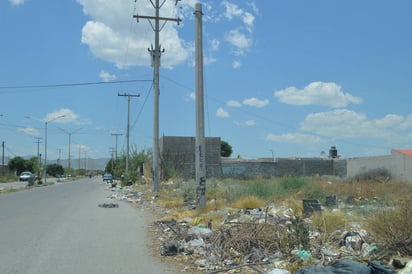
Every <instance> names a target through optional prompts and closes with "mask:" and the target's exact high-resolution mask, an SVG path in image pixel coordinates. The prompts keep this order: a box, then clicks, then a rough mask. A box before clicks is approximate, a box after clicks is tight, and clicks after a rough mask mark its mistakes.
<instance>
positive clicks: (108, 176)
mask: <svg viewBox="0 0 412 274" xmlns="http://www.w3.org/2000/svg"><path fill="white" fill-rule="evenodd" d="M106 181H107V182H111V181H113V175H112V174H111V173H105V174H103V182H106Z"/></svg>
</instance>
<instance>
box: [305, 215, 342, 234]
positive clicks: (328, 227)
mask: <svg viewBox="0 0 412 274" xmlns="http://www.w3.org/2000/svg"><path fill="white" fill-rule="evenodd" d="M312 224H313V226H315V227H316V228H317V229H319V230H320V231H323V232H326V233H332V232H334V231H335V230H337V229H340V228H345V225H346V217H345V214H344V213H343V212H330V211H324V212H322V213H317V214H314V215H313V216H312Z"/></svg>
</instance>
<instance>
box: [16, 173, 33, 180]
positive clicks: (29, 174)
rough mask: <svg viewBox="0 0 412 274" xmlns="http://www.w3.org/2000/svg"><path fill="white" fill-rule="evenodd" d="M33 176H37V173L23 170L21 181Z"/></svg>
mask: <svg viewBox="0 0 412 274" xmlns="http://www.w3.org/2000/svg"><path fill="white" fill-rule="evenodd" d="M31 178H33V179H34V178H35V175H34V174H33V173H31V172H30V171H23V172H22V173H20V176H19V180H20V181H29V180H30V179H31Z"/></svg>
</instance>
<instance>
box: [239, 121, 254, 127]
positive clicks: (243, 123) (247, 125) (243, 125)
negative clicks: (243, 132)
mask: <svg viewBox="0 0 412 274" xmlns="http://www.w3.org/2000/svg"><path fill="white" fill-rule="evenodd" d="M235 124H236V125H238V126H242V127H251V126H254V125H256V122H255V120H247V121H244V122H235Z"/></svg>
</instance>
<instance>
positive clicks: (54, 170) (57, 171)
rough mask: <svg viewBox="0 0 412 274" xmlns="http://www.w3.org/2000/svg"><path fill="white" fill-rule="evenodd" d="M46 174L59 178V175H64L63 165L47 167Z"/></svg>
mask: <svg viewBox="0 0 412 274" xmlns="http://www.w3.org/2000/svg"><path fill="white" fill-rule="evenodd" d="M46 172H47V174H49V175H50V176H54V177H57V176H58V175H63V174H64V168H63V167H62V165H59V164H51V165H47V167H46Z"/></svg>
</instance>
